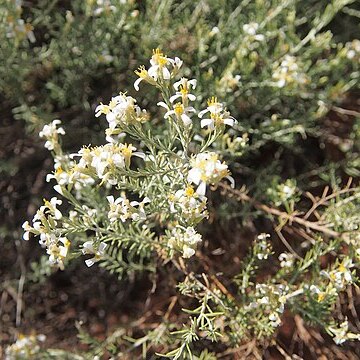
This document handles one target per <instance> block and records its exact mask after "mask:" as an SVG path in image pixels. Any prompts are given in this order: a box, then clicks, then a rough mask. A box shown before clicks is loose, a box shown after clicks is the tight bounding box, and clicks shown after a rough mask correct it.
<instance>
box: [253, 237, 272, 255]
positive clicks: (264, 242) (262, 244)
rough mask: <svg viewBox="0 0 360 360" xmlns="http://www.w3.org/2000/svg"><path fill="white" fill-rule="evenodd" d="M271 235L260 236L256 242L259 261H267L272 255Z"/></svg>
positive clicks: (256, 253) (255, 250)
mask: <svg viewBox="0 0 360 360" xmlns="http://www.w3.org/2000/svg"><path fill="white" fill-rule="evenodd" d="M269 239H270V235H269V234H260V235H258V236H257V238H256V240H255V246H254V252H255V255H256V257H257V258H258V259H259V260H266V259H267V258H268V257H269V255H270V254H271V253H272V248H271V243H270V241H269Z"/></svg>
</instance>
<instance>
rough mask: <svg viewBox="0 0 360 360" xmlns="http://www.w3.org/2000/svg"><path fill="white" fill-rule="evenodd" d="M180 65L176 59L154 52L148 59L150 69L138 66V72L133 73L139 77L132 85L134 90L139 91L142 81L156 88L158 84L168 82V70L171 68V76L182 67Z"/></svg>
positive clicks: (169, 75)
mask: <svg viewBox="0 0 360 360" xmlns="http://www.w3.org/2000/svg"><path fill="white" fill-rule="evenodd" d="M182 63H183V62H182V61H181V60H180V59H179V58H178V57H175V59H170V58H168V57H167V56H165V55H164V54H163V53H162V52H161V51H160V50H159V49H156V50H154V51H153V56H152V57H151V59H150V64H151V67H150V68H149V69H148V70H146V69H145V66H140V67H139V70H137V71H135V74H136V75H137V76H139V78H138V79H137V80H136V81H135V83H134V88H135V90H137V91H139V84H140V82H141V81H143V80H144V81H146V82H147V83H149V84H151V85H155V86H157V85H158V83H162V82H163V81H168V80H170V78H171V75H172V74H171V72H170V70H169V68H171V69H172V72H173V74H175V73H176V72H177V71H178V70H179V69H180V67H181V66H182Z"/></svg>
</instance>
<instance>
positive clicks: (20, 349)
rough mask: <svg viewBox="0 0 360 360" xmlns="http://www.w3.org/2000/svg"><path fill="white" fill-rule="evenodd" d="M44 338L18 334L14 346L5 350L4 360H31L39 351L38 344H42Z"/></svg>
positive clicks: (41, 335)
mask: <svg viewBox="0 0 360 360" xmlns="http://www.w3.org/2000/svg"><path fill="white" fill-rule="evenodd" d="M45 339H46V336H45V335H43V334H40V335H33V334H32V335H24V334H18V336H17V340H16V342H15V343H14V344H12V345H9V346H8V347H7V348H6V349H5V360H13V359H33V358H35V356H36V354H38V353H39V351H40V346H39V342H44V341H45Z"/></svg>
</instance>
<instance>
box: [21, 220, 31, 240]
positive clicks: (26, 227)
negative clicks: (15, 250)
mask: <svg viewBox="0 0 360 360" xmlns="http://www.w3.org/2000/svg"><path fill="white" fill-rule="evenodd" d="M22 228H23V229H24V230H25V232H24V235H23V239H24V240H26V241H28V240H29V238H30V232H31V230H32V227H31V226H30V224H29V222H28V221H25V222H24V223H23V224H22Z"/></svg>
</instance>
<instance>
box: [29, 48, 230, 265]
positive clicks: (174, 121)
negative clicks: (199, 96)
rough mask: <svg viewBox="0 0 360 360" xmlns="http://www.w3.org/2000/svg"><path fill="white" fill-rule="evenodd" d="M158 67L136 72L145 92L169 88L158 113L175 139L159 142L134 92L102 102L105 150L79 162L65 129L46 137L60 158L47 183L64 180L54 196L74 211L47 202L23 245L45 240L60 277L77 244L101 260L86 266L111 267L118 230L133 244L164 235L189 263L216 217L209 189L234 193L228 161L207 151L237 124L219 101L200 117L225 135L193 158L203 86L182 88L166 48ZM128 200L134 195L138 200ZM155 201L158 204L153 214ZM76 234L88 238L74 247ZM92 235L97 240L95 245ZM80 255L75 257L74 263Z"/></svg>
mask: <svg viewBox="0 0 360 360" xmlns="http://www.w3.org/2000/svg"><path fill="white" fill-rule="evenodd" d="M150 64H151V67H150V68H149V70H145V68H141V71H140V72H137V73H138V75H139V76H140V77H139V79H137V80H136V81H135V84H134V86H135V88H136V89H138V84H139V82H141V81H142V80H146V81H147V82H148V83H150V84H151V85H153V86H156V87H157V88H159V89H160V91H161V93H162V95H163V100H164V101H162V102H159V103H158V105H159V106H162V107H164V108H165V109H166V110H167V112H166V113H165V115H164V117H165V119H168V120H169V121H167V122H165V123H164V127H165V129H166V131H165V133H166V135H164V136H163V135H160V134H158V133H157V132H155V133H154V134H153V133H152V131H151V129H149V126H148V124H145V121H146V120H147V119H148V115H147V112H146V111H145V110H142V109H141V108H140V107H139V106H138V105H137V103H136V100H135V99H134V98H133V97H131V96H128V95H127V94H126V93H120V94H119V95H117V96H115V97H113V98H112V99H111V100H110V102H109V104H108V105H104V104H102V103H101V104H100V105H98V106H97V107H96V109H95V116H96V117H99V116H101V115H105V117H106V120H107V123H108V128H107V130H106V135H107V136H106V140H107V143H106V144H105V145H101V146H96V147H91V146H85V147H82V148H81V149H80V150H79V151H78V152H76V153H73V154H64V153H63V152H62V149H61V146H60V143H59V139H58V137H59V135H63V134H64V133H65V131H64V129H63V128H62V127H59V125H60V124H61V122H60V120H54V121H53V122H52V123H51V124H49V125H46V126H45V127H44V129H43V130H42V131H41V133H40V136H41V137H44V138H46V140H47V142H46V144H45V146H46V147H47V148H48V149H49V150H53V153H54V157H55V170H54V173H53V174H48V175H47V181H50V180H55V181H56V185H55V186H54V189H55V190H56V191H57V192H58V193H59V194H61V195H62V196H64V197H65V198H67V199H68V200H69V202H70V203H71V204H72V205H73V206H74V208H73V209H70V210H69V213H68V216H65V217H64V218H63V215H62V214H61V212H60V211H59V210H58V208H57V206H58V205H61V201H60V200H58V199H57V198H53V199H52V200H51V201H50V202H46V204H45V206H43V207H41V208H40V210H39V211H38V212H37V214H36V215H35V217H34V219H33V226H30V224H29V223H28V222H26V223H24V226H23V227H24V230H25V234H24V239H29V234H30V233H33V234H35V235H38V236H39V237H40V243H41V244H42V246H44V247H46V250H47V253H48V255H49V262H50V263H51V264H52V265H56V266H58V267H59V268H60V269H63V268H64V259H65V258H66V257H67V256H68V252H69V247H70V240H68V237H69V238H70V239H71V243H72V247H74V248H75V245H76V243H80V250H81V252H82V253H83V254H84V255H85V254H91V255H93V257H92V258H91V259H88V260H86V265H87V266H92V265H93V264H94V263H95V262H97V261H99V260H101V259H104V262H106V261H107V260H106V259H109V256H111V254H112V250H110V251H109V254H107V255H106V256H105V247H106V245H105V244H107V243H108V242H110V241H109V239H112V237H113V236H116V238H117V239H118V231H119V229H121V231H124V235H130V234H131V235H130V236H129V237H130V238H133V237H134V234H136V233H138V232H139V231H140V232H141V234H143V231H145V232H146V231H147V232H148V233H149V237H150V238H151V239H152V238H153V237H156V236H157V239H158V242H159V243H162V239H163V238H164V236H165V238H166V239H167V241H166V246H165V249H164V250H165V251H167V250H168V249H169V248H170V252H168V251H167V253H169V254H170V256H173V255H174V254H175V253H176V252H178V253H180V254H182V256H183V257H184V258H189V257H191V256H193V255H194V254H195V250H196V246H197V244H198V243H199V242H201V235H200V234H198V233H197V232H196V230H195V228H194V226H196V225H197V224H198V223H199V222H200V221H201V220H203V219H204V218H207V217H208V212H207V209H206V205H207V198H206V196H205V193H206V186H207V185H211V184H212V185H216V184H218V183H219V181H221V180H222V179H224V178H227V179H228V180H230V182H231V183H232V185H233V184H234V180H233V178H232V177H231V176H230V172H229V170H228V166H227V165H226V164H225V163H224V162H221V161H220V159H219V156H218V154H217V153H216V152H209V151H207V149H208V148H209V146H210V145H211V144H212V143H213V141H215V140H216V138H217V136H218V135H219V134H220V135H221V134H222V133H223V132H224V131H225V126H224V125H229V126H233V125H234V124H235V123H236V120H235V119H234V118H233V117H231V116H230V114H229V113H228V112H227V111H226V110H225V107H224V105H223V104H222V103H220V102H218V101H217V98H216V97H212V98H211V99H210V100H209V101H208V106H207V108H206V109H205V110H203V111H201V112H200V113H199V117H200V118H202V117H203V116H204V115H206V114H208V117H209V118H208V119H207V118H204V119H202V120H201V124H200V125H201V127H205V126H207V127H208V128H209V129H212V130H213V129H215V128H216V132H214V133H211V132H208V134H207V135H206V136H207V137H208V139H207V140H204V141H203V145H202V147H201V150H200V152H195V153H192V154H191V152H192V151H194V149H195V147H194V146H192V145H191V142H192V141H193V138H194V137H195V135H196V134H194V131H192V119H191V117H192V115H193V114H196V113H197V111H196V110H195V108H194V107H192V106H190V102H192V101H195V100H196V96H195V95H194V94H192V92H193V90H194V89H195V88H196V85H197V82H196V80H195V79H188V78H185V77H181V78H180V79H179V80H178V81H175V79H174V76H175V74H176V73H177V72H178V70H179V69H180V67H181V64H182V61H181V60H180V59H178V58H175V59H170V58H168V57H166V56H164V55H163V54H162V53H161V51H160V50H158V49H157V50H155V51H154V53H153V56H152V57H151V59H150ZM173 92H175V93H174V94H173ZM214 134H215V135H216V136H215V135H214ZM113 136H117V139H115V138H113ZM119 137H124V139H125V138H129V137H130V138H132V140H134V141H135V142H136V143H135V144H136V146H137V147H141V149H142V150H143V152H139V151H137V147H135V146H134V145H132V144H127V143H123V142H120V141H119ZM134 156H136V157H139V158H141V159H143V160H144V161H140V162H139V167H138V168H136V169H134V168H135V167H134V166H131V165H132V158H133V157H134ZM101 185H104V186H101ZM95 186H97V187H96V188H95ZM100 186H101V190H100V189H99V187H100ZM115 188H116V190H119V191H120V196H118V197H115V196H114V190H115ZM73 193H74V195H75V196H74V195H73ZM100 193H101V195H100ZM126 194H131V198H130V199H129V198H127V196H126ZM96 195H97V196H96ZM99 195H100V196H99ZM95 199H96V200H95ZM138 199H142V200H138ZM150 199H151V205H149V206H146V204H148V203H150ZM60 220H61V221H60ZM130 220H131V221H130ZM139 222H140V223H141V224H139ZM139 225H140V226H139ZM173 226H175V227H174V228H173ZM154 228H156V230H155V229H154ZM159 229H160V234H159ZM152 231H153V232H152ZM127 232H129V233H127ZM74 233H76V234H79V233H82V234H83V235H77V236H76V239H74ZM163 234H166V235H163ZM169 234H170V235H169ZM89 236H90V237H92V236H94V238H93V239H92V238H90V239H89V238H88V237H89ZM141 236H143V235H141ZM153 242H154V241H151V244H152V245H151V246H154V245H153ZM115 243H116V240H114V241H112V242H111V246H114V244H115ZM154 248H156V249H157V246H154ZM78 253H79V252H78V251H76V250H75V253H74V254H75V256H77V255H78ZM109 261H110V260H109Z"/></svg>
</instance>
